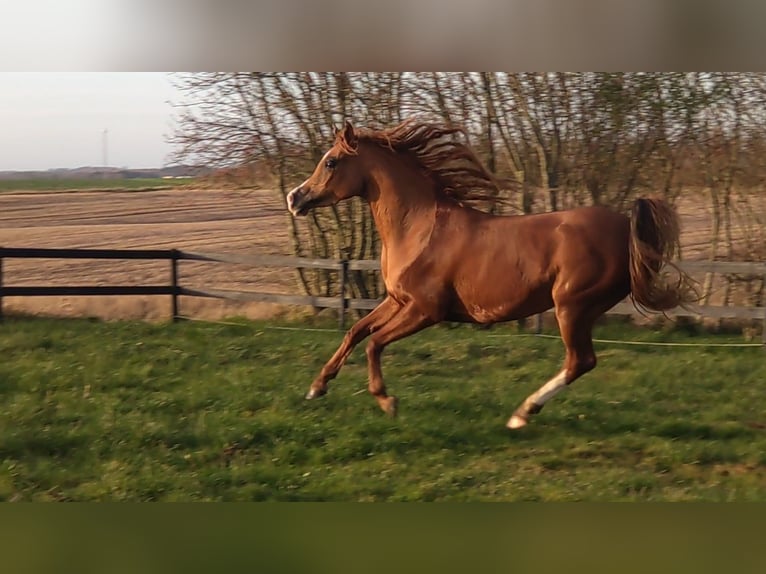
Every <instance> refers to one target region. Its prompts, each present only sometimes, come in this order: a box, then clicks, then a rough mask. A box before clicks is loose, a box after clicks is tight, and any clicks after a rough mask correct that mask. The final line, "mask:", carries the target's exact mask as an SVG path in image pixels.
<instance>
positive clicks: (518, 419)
mask: <svg viewBox="0 0 766 574" xmlns="http://www.w3.org/2000/svg"><path fill="white" fill-rule="evenodd" d="M556 317H557V318H558V321H559V329H560V330H561V338H562V340H563V341H564V346H565V347H566V358H565V359H564V368H563V369H562V370H561V372H559V373H558V374H557V375H556V376H555V377H553V378H552V379H551V380H549V381H548V382H547V383H545V384H544V385H543V386H542V387H540V388H539V389H537V390H536V391H535V392H534V393H532V394H531V395H529V396H528V397H527V398H526V399H525V400H524V402H523V403H522V404H521V406H519V408H517V409H516V410H515V411H514V413H513V415H512V416H511V418H510V419H509V420H508V423H507V424H506V426H507V427H508V428H509V429H519V428H521V427H523V426H526V424H527V423H528V422H529V417H530V416H531V415H534V414H537V413H539V412H540V410H542V408H543V406H544V405H545V403H547V402H548V401H549V400H550V399H551V398H553V397H554V396H555V395H557V394H558V393H560V392H561V391H562V390H563V389H564V388H565V387H566V386H567V385H570V384H571V383H573V382H574V381H575V380H577V379H578V378H580V377H581V376H583V375H584V374H585V373H587V372H588V371H591V370H593V369H594V368H595V366H596V354H595V352H594V351H593V339H592V336H591V333H592V330H593V321H592V320H587V321H585V320H580V321H578V320H574V319H570V318H569V313H566V312H562V311H559V309H557V310H556Z"/></svg>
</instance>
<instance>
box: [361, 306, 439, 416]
mask: <svg viewBox="0 0 766 574" xmlns="http://www.w3.org/2000/svg"><path fill="white" fill-rule="evenodd" d="M434 323H437V321H435V320H434V319H432V318H431V317H429V316H428V315H426V314H424V313H423V312H421V311H420V310H419V309H417V308H416V307H415V306H414V305H412V304H409V305H407V306H405V307H404V308H403V309H402V310H401V311H400V312H399V313H397V314H396V315H395V316H394V317H393V318H392V319H391V320H390V321H389V322H388V323H386V324H385V325H384V326H382V327H381V328H380V330H379V331H377V332H375V333H374V334H373V335H372V337H370V341H369V343H367V349H366V351H367V368H368V370H369V376H370V380H369V385H368V390H369V391H370V394H372V396H373V397H375V399H376V400H377V401H378V405H379V406H380V408H381V409H383V412H385V413H386V414H387V415H389V416H391V417H394V416H396V408H397V402H398V401H397V399H396V397H393V396H391V397H390V396H388V394H387V393H386V386H385V385H384V384H383V372H382V370H381V367H380V355H381V353H382V352H383V349H385V347H386V346H387V345H388V344H390V343H393V342H394V341H396V340H398V339H403V338H404V337H407V336H409V335H412V334H414V333H417V332H418V331H420V330H422V329H425V328H426V327H429V326H430V325H433V324H434Z"/></svg>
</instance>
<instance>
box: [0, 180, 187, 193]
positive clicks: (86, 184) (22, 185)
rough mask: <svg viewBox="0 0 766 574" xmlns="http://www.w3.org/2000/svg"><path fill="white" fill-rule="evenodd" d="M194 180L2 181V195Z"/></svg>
mask: <svg viewBox="0 0 766 574" xmlns="http://www.w3.org/2000/svg"><path fill="white" fill-rule="evenodd" d="M193 181H194V180H192V179H162V178H160V177H154V178H131V179H44V178H40V179H0V193H3V192H13V191H88V190H94V189H100V190H104V189H119V190H131V189H145V188H152V189H156V188H158V187H179V186H182V185H189V184H190V183H191V182H193Z"/></svg>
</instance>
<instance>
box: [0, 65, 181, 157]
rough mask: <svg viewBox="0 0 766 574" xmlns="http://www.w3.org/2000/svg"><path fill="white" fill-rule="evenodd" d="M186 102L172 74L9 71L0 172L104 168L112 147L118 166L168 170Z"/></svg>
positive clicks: (3, 87)
mask: <svg viewBox="0 0 766 574" xmlns="http://www.w3.org/2000/svg"><path fill="white" fill-rule="evenodd" d="M178 101H179V96H178V94H177V92H176V90H175V89H174V88H173V86H172V83H171V78H170V75H169V74H167V73H164V72H60V73H49V72H45V73H28V72H27V73H16V72H2V73H0V171H9V170H46V169H54V168H75V167H83V166H101V165H103V164H104V141H106V158H107V161H106V163H107V165H108V166H110V167H128V168H158V167H163V166H164V165H167V164H168V163H169V155H170V153H171V152H172V150H173V148H172V146H171V145H170V144H168V143H167V142H166V138H167V136H169V135H170V134H171V133H172V126H173V117H174V115H175V114H174V110H173V107H172V105H171V102H178ZM104 130H106V136H105V135H104Z"/></svg>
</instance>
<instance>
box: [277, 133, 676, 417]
mask: <svg viewBox="0 0 766 574" xmlns="http://www.w3.org/2000/svg"><path fill="white" fill-rule="evenodd" d="M458 132H461V130H459V129H457V128H445V127H440V126H435V125H430V124H426V123H419V122H415V121H412V120H408V121H405V122H404V123H402V124H400V125H398V126H395V127H393V128H390V129H386V130H367V129H362V130H355V129H354V127H353V126H352V125H351V124H350V123H348V122H347V123H346V125H345V127H344V129H342V130H340V131H338V132H336V137H335V143H334V145H333V146H332V148H331V149H330V150H329V151H328V152H327V153H326V154H325V155H324V157H323V158H322V159H321V161H320V162H319V164H318V165H317V166H316V168H315V170H314V172H313V173H312V174H311V176H310V177H309V178H308V179H307V180H306V181H304V182H303V183H302V184H300V185H299V186H298V187H296V188H295V189H293V190H292V191H291V192H290V193H289V195H288V196H287V205H288V208H289V209H290V212H291V213H292V214H293V215H296V216H298V215H305V214H306V213H307V212H308V211H309V210H311V209H313V208H315V207H321V206H328V205H333V204H335V203H337V202H339V201H341V200H344V199H347V198H349V197H352V196H360V197H362V198H364V199H365V200H366V201H367V202H368V203H369V205H370V209H371V212H372V216H373V218H374V220H375V225H376V226H377V229H378V232H379V234H380V238H381V241H382V253H381V272H382V276H383V280H384V282H385V286H386V291H387V295H386V297H385V299H384V300H383V301H382V302H381V303H380V305H378V306H377V307H376V308H375V309H374V310H373V311H372V312H370V313H369V314H368V315H367V316H365V317H364V318H362V319H361V320H360V321H358V322H357V323H356V324H355V325H354V326H353V327H351V329H349V331H348V332H347V333H346V335H345V337H344V338H343V342H342V343H341V345H340V347H339V348H338V350H337V351H336V352H335V354H334V355H333V356H332V358H331V359H330V360H329V361H328V362H327V364H326V365H325V366H324V367H323V368H322V370H321V372H320V373H319V376H318V377H317V378H316V379H315V380H314V381H313V383H312V384H311V387H310V390H309V392H308V394H307V396H306V398H309V399H312V398H315V397H319V396H321V395H324V394H325V393H326V392H327V383H328V381H330V380H331V379H333V378H335V376H336V375H337V374H338V371H340V369H341V367H342V366H343V364H344V363H345V362H346V360H347V359H348V357H349V355H350V354H351V351H352V350H353V349H354V347H355V346H356V345H357V344H358V343H359V342H361V341H362V340H363V339H364V338H366V337H368V336H369V337H370V340H369V342H368V344H367V361H368V369H369V386H368V389H369V392H370V393H371V394H372V395H373V396H374V397H375V398H376V399H377V401H378V404H379V405H380V407H381V408H382V409H383V410H384V411H385V412H386V413H388V414H389V415H392V416H393V415H395V414H396V408H397V400H396V398H395V397H393V396H389V395H388V394H387V393H386V387H385V386H384V384H383V376H382V373H381V367H380V355H381V353H382V351H383V349H384V348H385V347H386V346H387V345H388V344H389V343H392V342H394V341H396V340H398V339H402V338H403V337H407V336H409V335H412V334H413V333H416V332H417V331H420V330H421V329H424V328H426V327H428V326H430V325H433V324H435V323H438V322H440V321H458V322H474V323H484V324H488V323H496V322H500V321H509V320H514V319H520V318H523V317H527V316H530V315H533V314H536V313H541V312H543V311H545V310H547V309H550V308H551V307H553V308H554V309H555V314H556V319H557V320H558V325H559V329H560V331H561V338H562V340H563V342H564V345H565V347H566V359H565V361H564V365H563V369H562V370H561V372H559V373H558V374H557V375H556V376H555V377H553V378H552V379H551V380H549V381H548V382H547V383H545V384H544V385H543V386H542V387H540V388H539V389H538V390H537V391H536V392H534V393H532V394H531V395H530V396H529V397H528V398H527V399H526V400H525V401H524V402H523V403H522V404H521V405H520V406H519V408H518V409H516V411H515V412H514V413H513V415H512V416H511V418H510V419H509V421H508V424H507V426H508V427H509V428H511V429H517V428H520V427H523V426H524V425H526V424H527V422H528V420H529V417H530V415H533V414H535V413H537V412H539V411H540V409H542V407H543V405H544V404H545V403H546V402H547V401H548V400H549V399H550V398H551V397H553V396H554V395H555V394H556V393H558V392H559V391H561V390H562V389H563V388H564V387H565V386H567V385H569V384H570V383H572V382H573V381H575V380H576V379H577V378H578V377H580V376H582V375H583V374H584V373H587V372H588V371H590V370H591V369H593V368H594V367H595V366H596V356H595V354H594V352H593V342H592V335H591V332H592V329H593V325H594V322H595V321H596V319H597V318H598V317H599V316H600V315H602V314H603V313H604V312H606V311H607V310H608V309H610V308H611V307H612V306H614V305H615V304H616V303H617V302H619V301H620V300H622V299H623V298H624V297H626V296H627V295H631V296H632V299H633V301H634V303H635V304H636V305H638V306H640V307H642V308H647V309H652V310H657V311H662V310H666V309H670V308H673V307H675V306H676V305H679V304H683V303H684V302H686V301H688V300H690V288H689V283H688V281H687V280H688V278H687V277H686V276H685V275H683V274H680V272H679V280H678V281H677V282H676V281H674V282H672V283H669V282H668V281H667V280H666V279H664V278H663V277H662V276H661V275H660V274H659V271H660V268H661V267H662V266H663V265H664V264H665V263H668V262H669V260H670V258H671V257H672V255H673V253H674V251H675V249H676V248H677V246H678V233H679V231H678V220H677V216H676V214H675V212H674V211H673V209H672V208H671V206H670V205H669V204H667V203H666V202H665V201H663V200H662V199H656V198H652V199H647V198H642V199H638V200H636V201H635V203H634V204H633V208H632V213H631V215H630V217H627V216H625V215H623V214H620V213H616V212H614V211H611V210H609V209H607V208H605V207H582V208H577V209H572V210H569V211H558V212H552V213H543V214H536V215H517V216H497V215H491V214H488V213H485V212H483V211H480V210H479V209H476V208H475V207H472V205H471V204H472V203H475V202H477V201H478V202H482V201H483V202H486V201H493V200H494V198H496V197H497V191H498V190H497V186H496V183H495V181H494V179H493V178H492V176H491V175H490V174H489V173H488V172H487V171H486V170H485V168H484V167H483V166H482V164H481V163H480V162H479V161H478V160H477V158H476V156H475V155H474V153H473V152H472V151H471V149H470V148H469V147H468V146H467V145H465V144H463V143H462V142H460V141H457V140H456V139H455V138H454V137H453V135H454V134H455V133H458Z"/></svg>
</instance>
